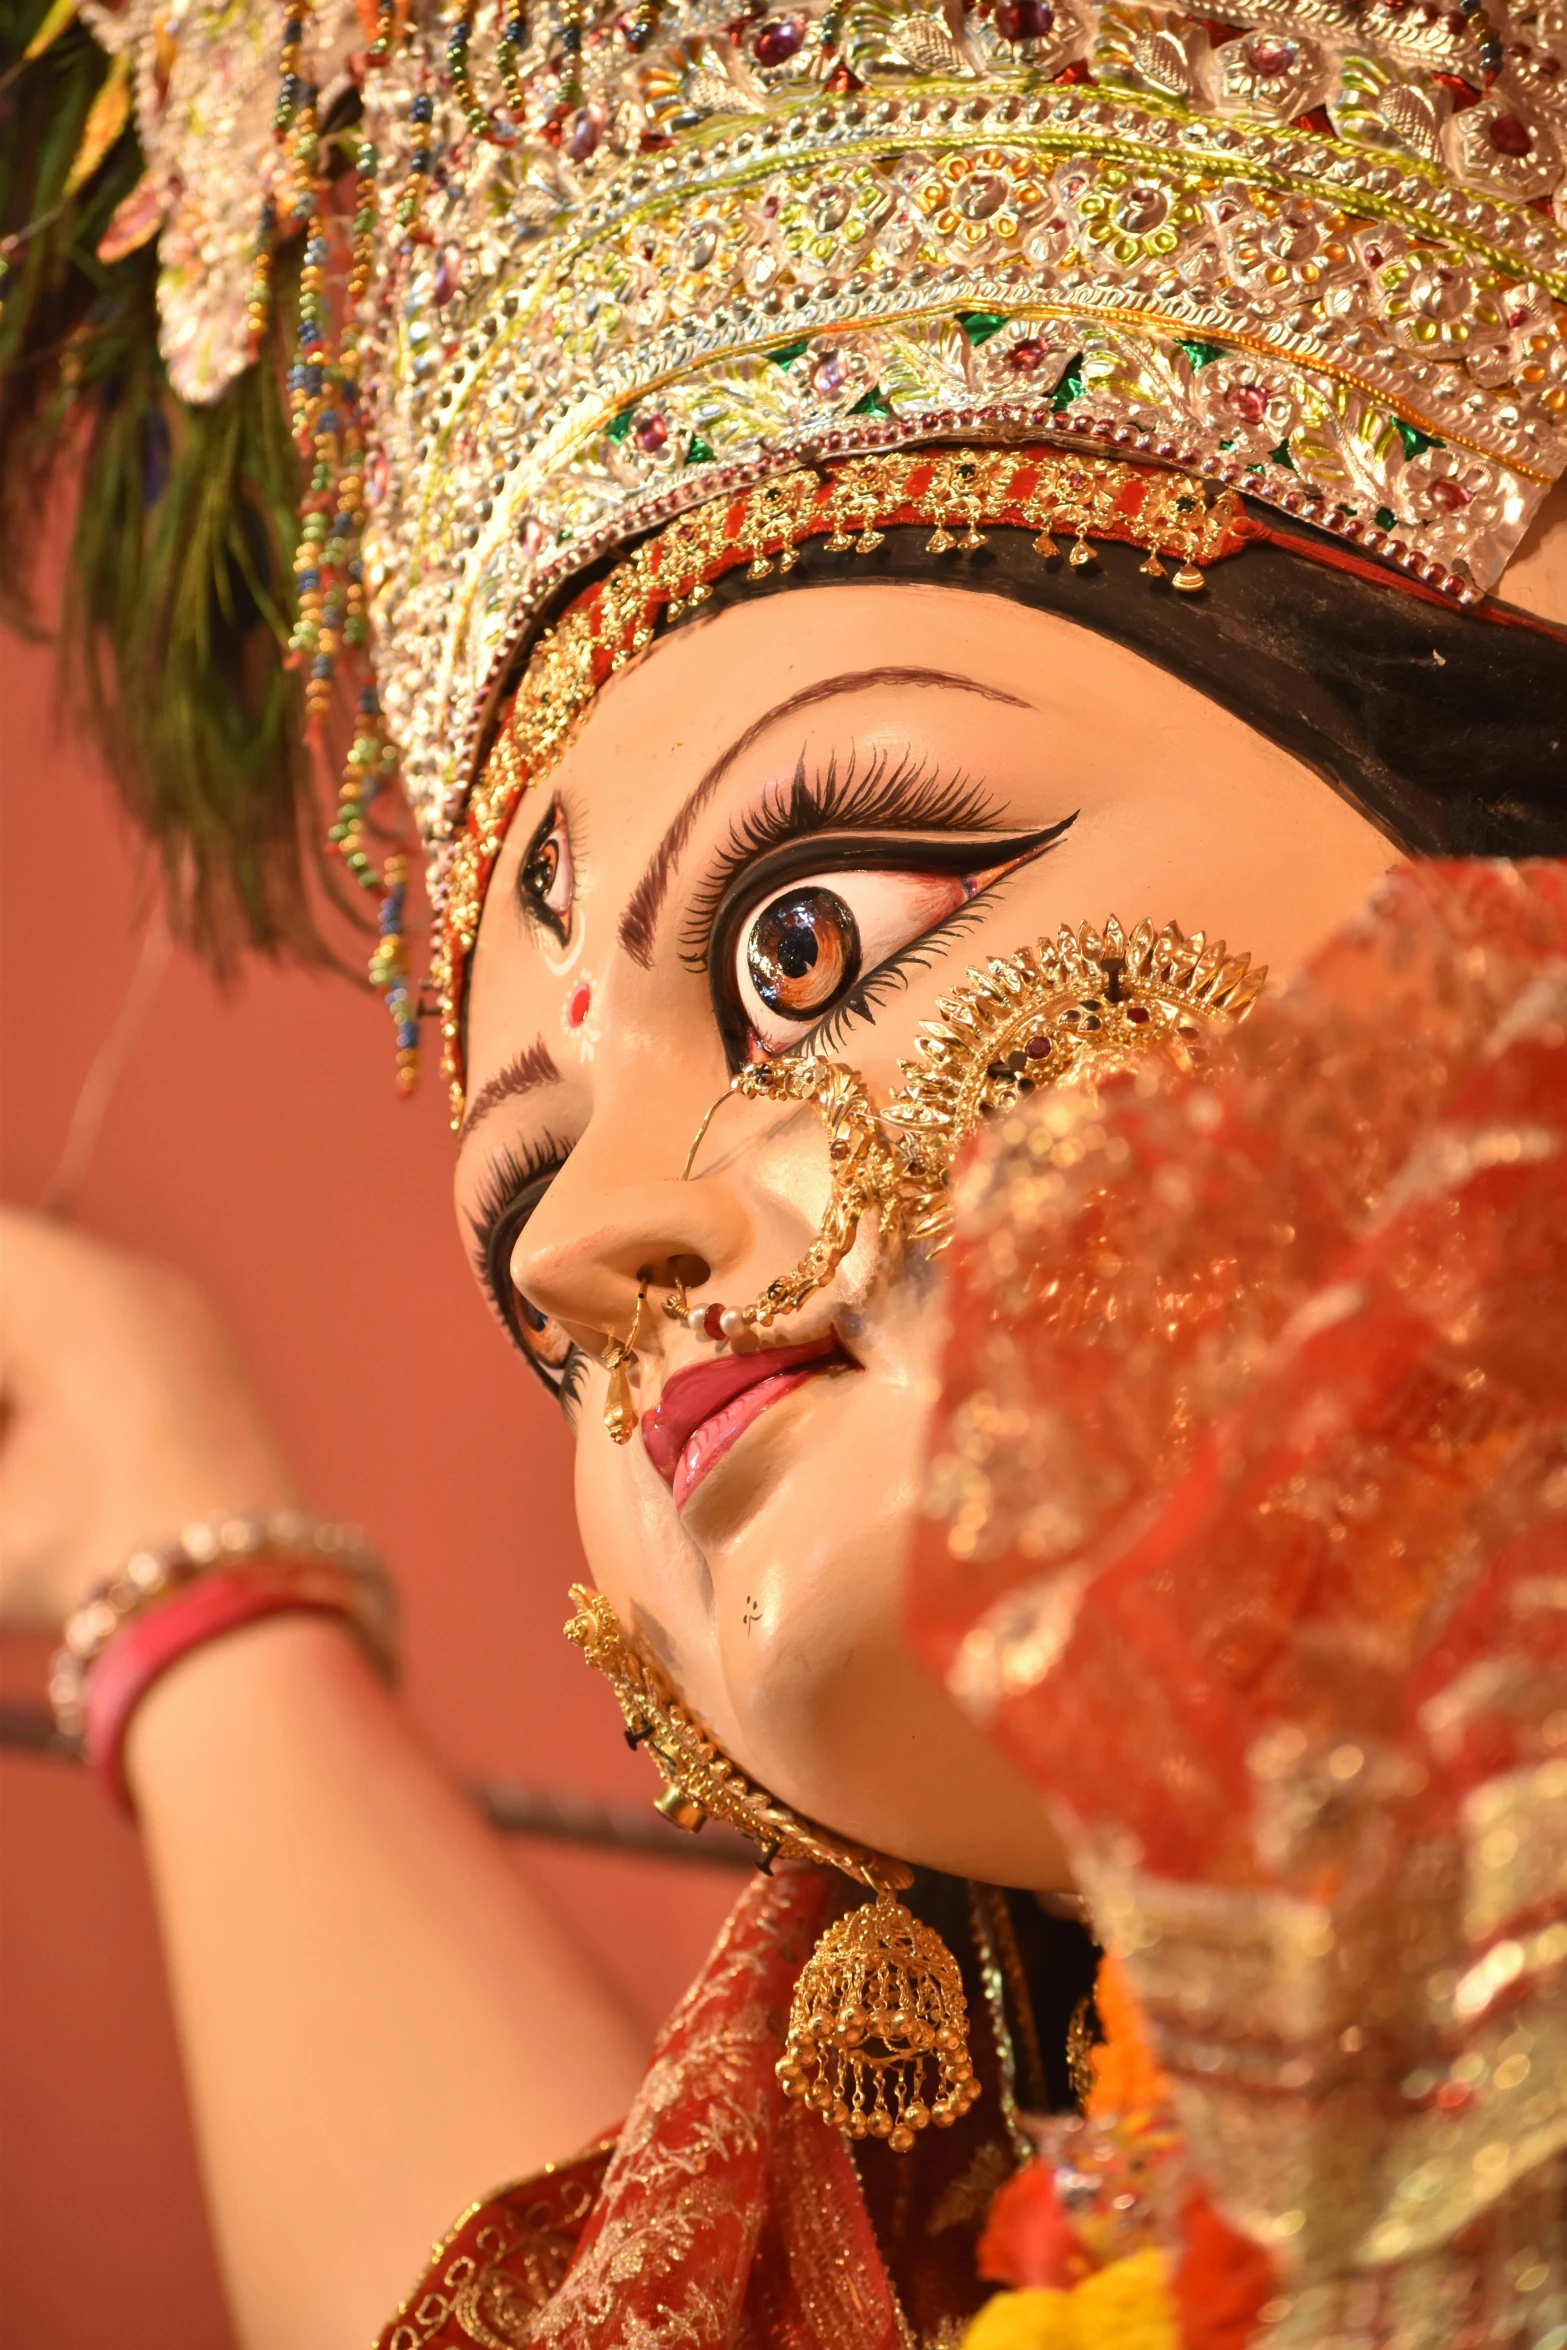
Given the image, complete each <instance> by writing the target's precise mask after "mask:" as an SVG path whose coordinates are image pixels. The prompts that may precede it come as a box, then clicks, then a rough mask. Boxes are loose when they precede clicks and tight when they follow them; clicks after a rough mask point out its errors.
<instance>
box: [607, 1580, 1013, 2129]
mask: <svg viewBox="0 0 1567 2350" xmlns="http://www.w3.org/2000/svg"><path fill="white" fill-rule="evenodd" d="M571 1596H572V1599H573V1600H574V1601H575V1603H576V1608H577V1613H576V1614H575V1615H574V1616H573V1617H572V1619H571V1621H570V1622H569V1623H568V1624H567V1626H566V1637H567V1639H568V1640H570V1641H572V1642H574V1643H575V1645H576V1646H577V1647H578V1648H580V1649H581V1650H582V1653H583V1655H584V1656H585V1657H586V1659H587V1661H588V1663H589V1664H590V1665H592V1666H594V1668H595V1669H596V1670H597V1671H598V1672H601V1673H602V1674H603V1675H604V1677H605V1679H606V1680H607V1681H608V1682H609V1685H610V1687H611V1688H612V1689H613V1690H614V1692H615V1696H616V1698H617V1700H618V1701H619V1705H620V1710H621V1713H622V1715H623V1716H624V1718H625V1724H626V1739H627V1742H628V1744H630V1745H632V1746H640V1747H644V1748H645V1749H646V1750H647V1752H648V1753H649V1754H650V1755H651V1756H652V1757H653V1760H654V1762H655V1763H656V1765H657V1766H658V1770H659V1773H660V1775H661V1777H662V1778H663V1781H664V1789H663V1793H662V1794H661V1795H660V1796H659V1797H658V1798H657V1803H656V1808H657V1810H658V1811H660V1812H661V1813H662V1814H663V1816H664V1818H665V1819H667V1820H669V1821H670V1822H672V1824H673V1825H674V1826H675V1827H677V1828H684V1829H685V1830H687V1832H688V1833H690V1834H695V1833H696V1832H697V1831H698V1830H699V1829H700V1828H701V1827H702V1826H703V1825H704V1823H705V1822H706V1821H707V1820H708V1819H709V1818H713V1819H719V1820H723V1821H725V1822H726V1823H727V1824H728V1825H729V1826H730V1827H732V1828H738V1829H739V1831H740V1833H741V1834H742V1835H743V1836H747V1837H749V1838H750V1840H751V1841H752V1843H754V1844H757V1845H759V1846H760V1848H761V1852H762V1861H761V1865H762V1867H763V1868H764V1869H770V1868H771V1867H772V1865H773V1863H774V1861H775V1860H779V1859H784V1860H805V1861H813V1862H815V1863H816V1864H817V1865H818V1866H819V1867H825V1868H834V1869H838V1870H840V1871H841V1872H842V1874H843V1875H844V1876H846V1877H850V1878H852V1879H853V1880H854V1882H855V1883H856V1884H860V1885H866V1886H869V1888H870V1889H871V1892H872V1893H873V1894H874V1896H875V1898H874V1900H872V1901H870V1902H867V1903H866V1904H865V1905H864V1906H863V1907H862V1908H860V1909H853V1910H850V1911H848V1912H847V1913H846V1914H845V1915H844V1916H843V1917H841V1918H838V1919H837V1920H836V1921H835V1922H834V1923H833V1924H832V1925H831V1926H829V1927H828V1929H827V1931H826V1933H825V1934H824V1935H823V1936H822V1938H821V1940H820V1942H818V1944H817V1945H816V1948H815V1949H814V1950H813V1951H812V1953H811V1955H810V1957H809V1958H808V1959H807V1960H806V1962H805V1966H804V1968H803V1969H802V1971H801V1974H800V1978H799V1981H798V1982H797V1983H796V1985H795V1991H794V1999H793V2002H792V2004H791V2007H790V2011H789V2035H788V2039H787V2041H786V2043H785V2047H784V2053H783V2055H782V2057H781V2058H780V2059H779V2063H778V2078H779V2080H780V2082H781V2083H782V2086H783V2089H784V2093H785V2095H786V2096H789V2097H799V2098H801V2099H802V2100H803V2101H804V2103H805V2104H807V2105H809V2106H810V2107H812V2108H813V2110H814V2111H815V2112H817V2113H819V2114H820V2115H821V2117H822V2119H823V2120H824V2121H826V2122H828V2123H830V2124H831V2125H832V2127H833V2128H835V2129H838V2130H842V2131H843V2133H844V2135H845V2136H846V2137H849V2138H852V2139H862V2138H883V2139H885V2140H886V2142H887V2144H888V2145H889V2146H890V2147H891V2148H892V2150H893V2152H894V2153H896V2154H905V2153H907V2152H908V2150H909V2148H910V2147H911V2146H913V2144H914V2143H915V2139H916V2137H917V2135H918V2133H919V2132H920V2131H922V2130H925V2129H929V2128H930V2127H931V2126H932V2125H934V2126H935V2127H936V2128H938V2129H945V2128H948V2127H950V2125H951V2124H952V2123H953V2122H955V2121H957V2120H958V2119H959V2118H960V2117H961V2116H962V2115H963V2114H965V2113H967V2111H968V2109H969V2107H970V2106H971V2105H972V2104H973V2103H974V2101H975V2099H976V2098H977V2097H978V2096H979V2094H980V2086H979V2081H978V2079H977V2078H976V2076H975V2072H974V2066H973V2062H972V2059H971V2058H970V2055H969V2049H968V2002H967V2000H966V1998H965V1996H964V1991H963V1978H962V1976H961V1974H960V1972H959V1970H958V1964H957V1961H956V1959H955V1958H954V1957H953V1955H952V1953H951V1951H950V1950H948V1948H947V1946H946V1944H945V1943H944V1942H943V1941H942V1939H941V1937H940V1935H939V1934H936V1933H934V1932H933V1931H932V1929H931V1928H930V1927H929V1926H927V1925H925V1924H924V1923H923V1921H922V1920H921V1919H919V1918H917V1917H915V1916H914V1914H913V1912H912V1911H911V1910H909V1909H907V1908H906V1907H905V1906H904V1904H903V1903H902V1902H901V1901H899V1900H898V1899H897V1898H896V1896H897V1894H898V1893H900V1892H902V1891H904V1890H905V1889H906V1888H907V1887H908V1886H909V1885H910V1884H911V1883H912V1882H913V1873H912V1871H911V1870H910V1869H909V1868H908V1866H907V1865H906V1864H905V1863H904V1862H903V1861H900V1860H893V1859H890V1858H889V1857H888V1856H887V1855H885V1854H883V1853H879V1852H873V1851H871V1850H870V1849H869V1847H868V1846H865V1845H860V1844H855V1843H852V1842H850V1841H849V1840H847V1839H846V1838H843V1837H838V1836H834V1835H833V1834H832V1833H831V1832H830V1831H829V1830H827V1829H824V1828H818V1827H817V1826H815V1825H814V1823H813V1822H811V1821H809V1820H806V1819H802V1818H801V1816H800V1815H799V1813H797V1812H794V1811H791V1810H790V1808H789V1806H788V1805H787V1804H784V1803H779V1802H778V1801H777V1799H776V1798H775V1797H773V1796H770V1795H767V1794H765V1793H764V1792H763V1791H762V1790H761V1789H760V1788H759V1787H756V1786H753V1785H752V1783H751V1782H750V1780H748V1779H747V1778H746V1777H745V1775H744V1773H743V1772H741V1771H740V1770H739V1769H737V1767H736V1766H735V1764H734V1763H732V1762H731V1761H730V1759H729V1757H728V1756H727V1755H726V1754H725V1753H724V1751H723V1749H722V1747H721V1746H720V1745H719V1744H718V1741H717V1740H716V1739H715V1738H714V1736H713V1734H712V1732H711V1731H710V1730H709V1729H707V1727H706V1726H705V1724H704V1723H703V1722H701V1721H700V1720H699V1719H698V1717H697V1715H696V1714H694V1713H693V1712H692V1710H691V1708H690V1707H689V1706H688V1705H687V1704H686V1703H685V1702H684V1700H683V1699H682V1698H681V1697H680V1696H679V1695H678V1694H677V1692H676V1690H675V1688H674V1686H673V1684H672V1683H671V1681H670V1679H669V1677H668V1675H667V1674H666V1673H665V1671H664V1669H663V1667H662V1666H661V1665H660V1664H659V1663H658V1661H657V1660H656V1658H654V1657H653V1656H651V1655H650V1654H649V1653H648V1652H647V1651H646V1650H645V1649H644V1648H643V1647H642V1645H641V1644H640V1643H639V1642H637V1641H636V1640H634V1639H631V1638H628V1636H627V1635H626V1634H625V1633H624V1632H623V1631H622V1630H621V1627H620V1623H619V1620H618V1618H617V1617H616V1614H615V1611H614V1609H613V1608H612V1607H611V1606H610V1603H609V1601H608V1600H607V1599H606V1598H605V1597H604V1596H603V1594H602V1593H601V1592H598V1591H590V1590H588V1589H587V1588H586V1587H585V1586H584V1585H583V1584H580V1583H574V1584H573V1585H572V1589H571Z"/></svg>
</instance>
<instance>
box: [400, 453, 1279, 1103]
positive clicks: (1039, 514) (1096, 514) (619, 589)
mask: <svg viewBox="0 0 1567 2350" xmlns="http://www.w3.org/2000/svg"><path fill="white" fill-rule="evenodd" d="M907 524H914V525H925V526H927V527H928V528H929V531H930V537H929V538H928V540H927V541H926V545H927V547H928V549H929V550H930V551H931V552H932V553H935V554H940V553H942V552H943V551H945V550H947V549H950V548H954V547H978V546H982V545H983V544H984V538H983V529H984V527H985V526H987V525H988V526H992V527H1007V528H1011V529H1019V530H1028V531H1031V532H1033V533H1034V545H1035V549H1036V551H1037V552H1038V554H1039V555H1040V556H1041V557H1042V558H1043V560H1045V561H1046V562H1054V561H1056V560H1058V559H1059V558H1060V556H1061V553H1062V549H1061V547H1060V546H1059V545H1058V544H1057V534H1059V535H1060V537H1061V538H1063V539H1066V540H1069V541H1070V542H1071V543H1070V547H1069V548H1068V550H1067V554H1066V560H1067V561H1068V563H1069V564H1072V565H1074V566H1078V567H1081V566H1082V565H1084V564H1087V563H1091V562H1092V561H1093V555H1092V552H1091V549H1090V547H1089V543H1088V542H1089V541H1090V540H1092V539H1119V540H1121V541H1123V542H1125V543H1127V544H1129V545H1132V546H1136V547H1141V548H1143V549H1144V550H1145V551H1146V556H1147V560H1146V561H1145V562H1144V564H1143V565H1142V569H1143V570H1144V571H1145V572H1147V573H1148V574H1149V577H1150V581H1151V582H1152V583H1153V585H1154V586H1156V587H1157V586H1159V584H1160V583H1165V584H1164V587H1163V591H1162V592H1169V590H1170V589H1172V588H1173V589H1175V590H1178V591H1180V592H1182V593H1188V594H1189V593H1193V592H1195V591H1197V590H1200V588H1201V587H1202V566H1203V565H1205V564H1208V563H1212V562H1215V561H1217V560H1218V559H1219V558H1221V557H1223V556H1225V555H1231V554H1235V553H1237V552H1238V551H1239V549H1240V548H1242V547H1243V546H1245V545H1246V544H1247V543H1248V541H1249V539H1250V538H1251V537H1252V536H1254V535H1255V532H1254V527H1253V526H1252V525H1251V524H1250V523H1249V522H1248V519H1247V516H1246V513H1245V509H1244V507H1243V505H1242V503H1241V500H1240V498H1239V497H1238V496H1237V494H1236V493H1235V492H1234V491H1233V490H1228V489H1225V490H1215V489H1213V488H1212V487H1211V486H1210V485H1208V484H1207V483H1204V482H1201V481H1197V480H1194V479H1192V478H1191V477H1189V476H1188V475H1186V474H1182V473H1174V472H1166V471H1161V470H1159V469H1157V468H1152V467H1144V466H1139V465H1131V464H1124V463H1121V462H1120V461H1118V460H1116V459H1112V458H1107V457H1094V456H1075V455H1065V454H1063V453H1062V452H1061V451H1060V450H1054V449H1037V448H1019V449H1005V448H992V449H970V448H947V449H937V450H930V449H919V450H914V451H910V452H899V453H897V454H894V455H887V456H874V457H854V458H850V459H848V460H847V461H846V462H844V463H842V464H839V465H834V466H831V467H828V468H826V469H825V470H824V471H823V472H821V473H817V472H813V471H804V470H802V471H799V472H795V473H786V474H782V475H780V476H778V477H777V478H776V479H773V480H770V481H764V482H760V483H758V484H757V485H756V486H755V487H754V488H752V489H749V490H746V491H744V492H742V493H741V494H739V495H738V496H735V497H732V498H715V499H713V500H712V501H711V502H710V503H709V504H707V505H705V506H699V507H697V508H696V509H695V511H694V512H692V513H690V514H686V515H682V516H681V518H680V519H679V520H678V521H676V522H673V523H671V524H670V525H669V527H668V528H667V529H665V530H662V531H660V532H658V533H657V535H656V536H655V537H653V538H651V539H646V540H644V542H643V543H642V545H641V546H640V547H638V548H637V549H636V550H635V552H634V553H633V554H632V555H630V556H629V557H628V558H627V559H626V560H625V561H624V562H623V563H619V564H617V565H616V566H615V568H614V569H613V570H612V571H610V572H609V573H608V575H607V576H606V577H605V578H604V579H602V580H601V581H600V582H599V583H598V584H597V585H596V586H595V587H593V588H591V589H590V590H589V591H588V593H587V594H586V595H584V596H582V597H581V598H579V600H578V601H577V602H576V603H575V604H573V605H572V606H571V608H570V610H569V611H567V612H566V613H565V614H564V616H563V617H562V618H561V620H560V621H559V622H558V623H557V624H556V626H555V627H553V628H551V629H549V630H547V631H546V633H545V634H544V635H543V636H542V637H541V638H540V639H539V641H538V643H537V644H536V645H535V647H534V649H533V653H532V656H531V658H530V660H529V662H528V665H527V668H526V669H525V670H524V672H523V676H522V680H521V683H520V684H519V686H518V688H517V691H516V694H515V695H514V697H513V699H512V702H511V705H510V708H509V709H508V710H507V712H506V715H505V718H504V720H503V721H502V725H501V729H500V732H499V735H498V737H497V739H496V742H495V746H494V749H493V750H492V751H491V753H490V757H489V761H488V764H487V765H486V767H485V770H484V774H483V777H482V778H481V780H480V782H479V784H478V786H477V788H476V789H475V791H474V793H473V795H472V798H471V800H470V803H469V808H468V815H467V822H466V826H465V828H464V831H463V835H462V838H461V840H460V842H459V844H458V847H457V851H456V855H455V857H454V860H453V864H452V870H451V875H450V881H449V886H448V888H447V891H446V895H445V898H444V902H443V904H442V906H441V907H440V909H439V917H438V935H437V940H436V952H435V960H434V967H433V971H432V981H433V984H434V987H435V990H436V993H437V996H438V999H439V1003H440V1014H441V1035H442V1043H443V1048H444V1051H443V1068H444V1072H445V1075H446V1078H447V1081H448V1084H449V1086H450V1089H451V1108H452V1124H453V1126H454V1127H455V1126H457V1125H459V1124H460V1123H461V1119H462V1110H463V1090H464V1075H463V1060H462V1004H463V992H464V986H465V982H466V975H467V967H468V960H469V957H470V956H471V955H472V953H473V948H474V942H475V940H476V938H477V937H478V931H479V917H480V915H481V913H482V911H483V907H484V895H485V891H486V889H487V887H488V885H489V879H490V875H491V873H492V872H493V870H494V867H495V861H496V859H497V858H498V857H499V855H500V852H501V849H502V847H503V845H504V843H505V840H506V834H507V829H508V827H509V825H510V823H511V819H512V817H513V815H514V814H515V812H516V809H517V805H518V803H519V801H520V800H521V799H522V797H523V795H524V794H525V793H526V792H527V791H528V790H530V789H531V788H532V786H533V785H534V784H536V783H537V782H538V781H539V779H540V777H541V776H543V775H545V774H546V773H547V772H548V771H549V770H550V769H551V768H552V767H553V766H554V764H555V762H556V761H557V760H558V759H559V758H560V756H561V754H562V752H563V751H564V750H565V748H566V746H567V744H568V743H569V742H570V740H571V738H572V736H573V734H574V733H575V732H576V729H577V727H578V726H579V725H580V724H581V722H582V720H583V718H584V717H585V716H586V714H587V712H588V710H589V708H590V707H591V705H592V703H593V700H594V698H595V696H596V695H597V694H598V692H599V690H600V688H601V687H602V686H603V685H604V684H605V682H606V681H607V680H608V679H609V678H611V677H613V676H614V674H615V672H616V671H617V670H619V669H622V668H624V666H625V664H626V663H627V662H628V661H629V660H630V659H631V658H632V656H633V655H634V654H636V653H639V652H641V651H642V649H643V648H644V647H645V646H646V645H648V644H649V643H651V641H652V638H653V633H654V630H655V628H656V627H657V625H658V622H659V619H660V617H663V618H665V619H669V620H674V619H678V617H679V616H680V614H681V613H682V612H685V611H688V610H690V609H691V608H692V607H693V606H695V605H699V604H701V603H702V602H703V601H705V599H706V597H707V596H708V594H709V593H710V592H711V588H712V584H713V582H714V581H715V580H716V579H718V578H720V577H721V576H722V575H723V574H724V573H725V572H727V571H730V570H733V569H734V568H736V567H737V566H738V565H740V564H742V563H743V564H745V566H746V569H747V576H748V577H750V578H752V579H762V578H765V577H766V576H767V575H768V574H769V573H770V572H772V571H773V570H774V569H775V568H776V569H777V570H779V571H783V572H787V571H790V570H792V569H793V567H794V564H795V562H796V560H797V556H796V549H797V548H798V547H799V545H800V544H801V543H802V541H804V540H807V539H824V540H825V542H826V546H827V548H828V550H829V551H831V552H833V553H835V554H848V553H850V552H854V553H859V554H868V553H869V552H871V550H872V549H873V548H875V547H877V546H879V545H880V544H881V541H882V537H883V535H884V533H885V532H886V531H887V530H888V529H889V528H892V527H894V526H897V525H907ZM1161 558H1168V559H1169V560H1170V562H1171V563H1173V564H1174V565H1175V567H1176V568H1175V571H1174V576H1173V578H1170V579H1168V580H1167V579H1166V573H1165V568H1164V562H1163V561H1162V560H1161Z"/></svg>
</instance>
